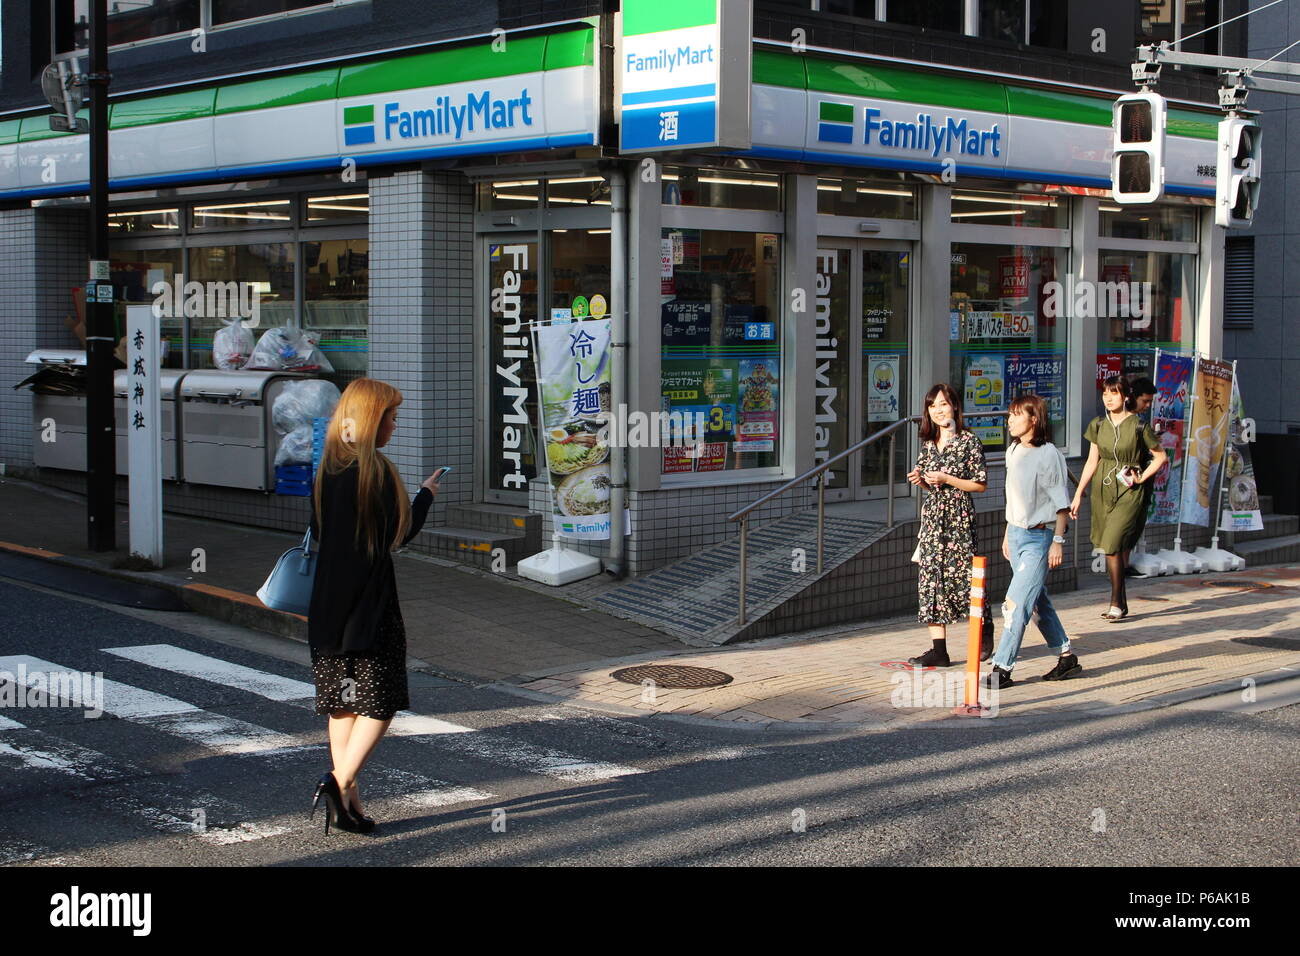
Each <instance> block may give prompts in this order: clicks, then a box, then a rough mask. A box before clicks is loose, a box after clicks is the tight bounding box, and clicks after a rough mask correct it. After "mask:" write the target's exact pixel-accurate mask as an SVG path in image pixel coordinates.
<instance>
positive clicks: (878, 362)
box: [867, 355, 901, 422]
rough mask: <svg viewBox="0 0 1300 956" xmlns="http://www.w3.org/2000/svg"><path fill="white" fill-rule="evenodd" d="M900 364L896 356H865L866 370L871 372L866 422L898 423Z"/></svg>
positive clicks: (898, 357)
mask: <svg viewBox="0 0 1300 956" xmlns="http://www.w3.org/2000/svg"><path fill="white" fill-rule="evenodd" d="M900 362H901V360H900V356H897V355H868V356H867V368H869V369H870V370H871V373H870V381H869V382H868V383H867V421H869V422H896V421H898V411H899V408H900V405H899V397H898V384H899V382H898V374H899V366H900Z"/></svg>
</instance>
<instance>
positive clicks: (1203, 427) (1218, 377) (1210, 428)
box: [1182, 358, 1232, 527]
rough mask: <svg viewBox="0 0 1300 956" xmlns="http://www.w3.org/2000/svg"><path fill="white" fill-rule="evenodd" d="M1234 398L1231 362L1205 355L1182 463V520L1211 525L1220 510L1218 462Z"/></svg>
mask: <svg viewBox="0 0 1300 956" xmlns="http://www.w3.org/2000/svg"><path fill="white" fill-rule="evenodd" d="M1231 402H1232V365H1231V364H1230V363H1228V362H1221V361H1218V360H1217V359H1207V358H1202V359H1200V360H1199V362H1198V365H1197V369H1196V402H1195V404H1194V405H1193V407H1192V431H1191V434H1190V435H1188V436H1187V457H1186V461H1185V463H1184V466H1183V490H1182V501H1183V521H1185V522H1188V523H1189V524H1199V525H1204V526H1206V527H1209V524H1210V515H1211V514H1214V513H1217V512H1218V510H1219V509H1218V502H1217V501H1216V500H1215V495H1216V494H1217V493H1218V490H1219V485H1218V477H1219V465H1220V463H1221V462H1222V461H1223V450H1224V448H1225V446H1226V445H1227V443H1228V419H1229V412H1230V408H1229V405H1230V404H1231Z"/></svg>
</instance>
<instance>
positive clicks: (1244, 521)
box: [1219, 378, 1264, 531]
mask: <svg viewBox="0 0 1300 956" xmlns="http://www.w3.org/2000/svg"><path fill="white" fill-rule="evenodd" d="M1245 418H1246V415H1245V410H1244V409H1243V407H1242V403H1241V389H1240V388H1238V386H1237V380H1236V379H1235V378H1234V379H1233V380H1232V431H1231V434H1230V435H1229V444H1228V457H1227V459H1226V461H1225V463H1224V467H1225V468H1226V469H1227V470H1226V471H1225V472H1224V475H1223V480H1224V481H1225V482H1226V483H1227V487H1228V503H1227V507H1226V508H1225V509H1224V511H1223V514H1222V516H1221V519H1220V521H1219V530H1221V531H1262V530H1263V528H1264V516H1263V515H1262V514H1261V513H1260V509H1259V490H1258V489H1257V488H1256V487H1255V466H1254V464H1252V463H1251V460H1250V442H1249V441H1247V440H1246V439H1247V438H1249V439H1251V440H1253V439H1254V436H1253V435H1250V436H1246V435H1244V434H1243V432H1244V429H1243V428H1242V422H1243V421H1244V420H1245Z"/></svg>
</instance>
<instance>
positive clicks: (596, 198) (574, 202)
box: [546, 176, 609, 209]
mask: <svg viewBox="0 0 1300 956" xmlns="http://www.w3.org/2000/svg"><path fill="white" fill-rule="evenodd" d="M546 204H547V205H548V206H557V207H559V208H561V209H565V208H568V209H572V208H574V207H577V206H608V205H609V180H607V179H606V178H605V177H604V176H562V177H559V178H557V179H548V180H547V181H546Z"/></svg>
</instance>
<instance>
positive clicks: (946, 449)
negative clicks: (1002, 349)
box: [907, 383, 993, 667]
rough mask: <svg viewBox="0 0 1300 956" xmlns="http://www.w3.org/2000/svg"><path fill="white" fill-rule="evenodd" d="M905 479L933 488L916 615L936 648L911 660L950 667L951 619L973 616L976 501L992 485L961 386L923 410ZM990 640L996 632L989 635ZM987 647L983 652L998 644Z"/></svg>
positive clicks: (920, 547)
mask: <svg viewBox="0 0 1300 956" xmlns="http://www.w3.org/2000/svg"><path fill="white" fill-rule="evenodd" d="M907 480H908V481H910V482H911V483H912V484H914V485H916V486H917V487H918V488H920V489H922V490H923V491H928V494H926V496H925V501H924V502H923V503H922V505H921V530H920V532H919V535H918V543H917V552H918V554H917V558H918V561H919V564H920V574H919V582H918V587H917V591H918V602H917V603H918V607H917V614H916V617H917V620H918V621H920V622H921V623H922V624H927V625H929V627H930V640H931V642H932V644H933V646H932V647H931V648H930V649H929V650H928V651H926V652H925V653H924V654H921V655H920V656H918V657H913V658H909V660H908V663H909V664H911V665H913V666H914V667H948V666H949V665H950V664H951V663H952V662H951V661H950V660H949V658H948V641H947V636H948V635H947V625H949V624H956V623H957V622H958V621H964V620H966V619H967V618H968V617H969V615H970V575H971V558H972V557H974V555H975V502H974V501H973V500H972V498H971V495H972V494H977V493H979V492H982V491H984V490H985V489H986V488H987V487H988V470H987V469H986V467H985V464H984V445H983V443H982V442H981V441H980V440H979V437H978V436H977V435H976V434H975V433H974V432H972V431H970V430H969V429H968V428H967V427H966V424H965V422H963V421H962V414H961V405H960V403H959V401H958V399H957V391H956V389H954V388H953V387H952V386H951V385H945V384H942V383H941V384H939V385H935V386H933V387H932V388H931V389H930V391H928V392H926V394H925V412H924V413H923V414H922V416H921V452H920V454H919V455H918V456H917V460H916V467H915V468H913V469H912V470H911V471H910V472H908V475H907ZM989 636H990V638H991V634H990V635H989ZM988 644H989V646H988V648H987V649H985V648H983V647H981V649H980V650H981V654H982V655H983V654H984V653H986V650H987V651H988V652H991V651H992V650H993V648H992V641H991V640H989V641H988Z"/></svg>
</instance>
